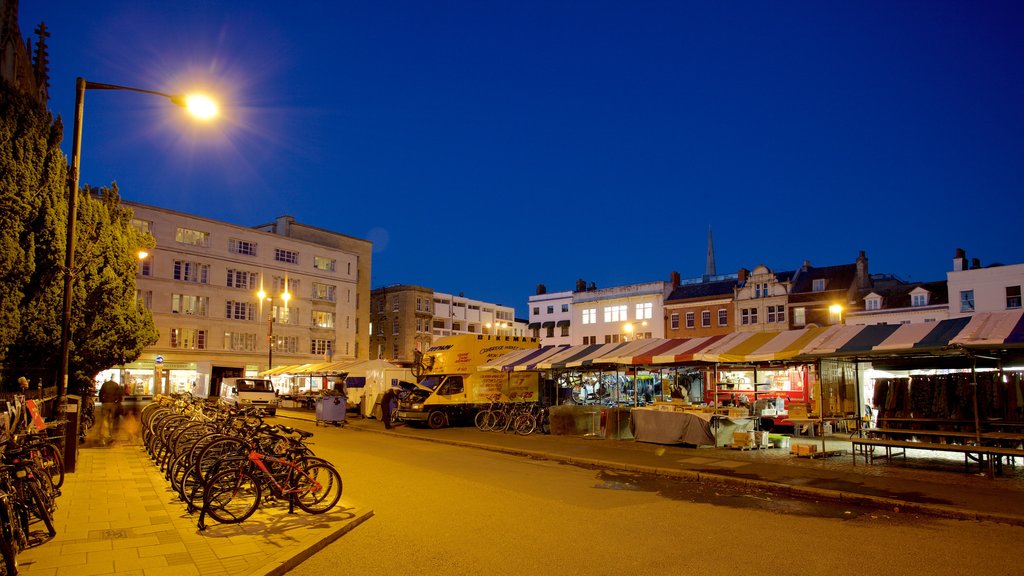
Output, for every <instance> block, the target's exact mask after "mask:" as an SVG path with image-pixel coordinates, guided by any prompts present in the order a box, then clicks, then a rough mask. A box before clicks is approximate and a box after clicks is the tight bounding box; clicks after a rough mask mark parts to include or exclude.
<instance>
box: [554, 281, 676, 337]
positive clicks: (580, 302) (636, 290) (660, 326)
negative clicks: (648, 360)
mask: <svg viewBox="0 0 1024 576" xmlns="http://www.w3.org/2000/svg"><path fill="white" fill-rule="evenodd" d="M671 288H672V286H671V285H670V284H669V283H668V282H664V281H659V282H646V283H642V284H630V285H628V286H616V287H614V288H602V289H600V290H599V289H597V288H595V287H593V286H590V287H589V288H588V287H587V286H586V283H585V282H584V281H583V280H579V281H577V283H576V291H575V292H573V295H572V305H571V306H570V311H571V313H572V318H573V328H572V330H570V334H571V339H572V344H604V343H608V342H622V341H625V340H633V339H635V338H664V337H665V320H664V317H665V297H667V296H668V294H669V292H670V290H671ZM577 319H578V320H577Z"/></svg>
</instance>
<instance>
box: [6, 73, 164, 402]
mask: <svg viewBox="0 0 1024 576" xmlns="http://www.w3.org/2000/svg"><path fill="white" fill-rule="evenodd" d="M0 84H2V85H0V358H2V361H3V383H4V387H5V388H10V387H12V386H14V385H15V384H14V383H15V380H16V379H17V377H18V376H28V377H29V378H30V379H31V380H32V382H33V385H35V383H36V381H38V380H42V381H43V383H44V384H45V385H47V386H52V385H53V384H55V382H54V378H55V376H56V372H57V365H58V362H59V361H60V331H61V315H62V311H63V304H62V295H63V288H64V286H63V264H64V245H65V236H66V232H67V192H66V186H67V175H68V169H69V168H68V163H67V157H66V156H65V155H64V154H63V152H61V150H60V143H61V140H62V136H63V124H62V122H61V121H60V119H59V118H58V119H57V120H54V119H53V117H52V115H51V114H50V113H49V111H48V110H46V109H45V108H44V107H41V106H39V105H38V104H37V103H36V102H35V101H34V100H32V99H30V98H27V97H25V96H23V95H22V94H20V93H19V92H17V91H16V90H13V89H12V88H11V87H10V85H8V84H7V83H3V82H0ZM112 188H113V189H112V190H109V191H108V190H102V191H100V192H99V193H98V194H91V193H89V192H88V191H83V193H81V194H80V197H79V207H78V229H77V246H76V257H75V262H76V264H75V267H74V270H73V271H72V272H73V278H74V282H73V300H72V322H71V347H70V349H71V354H70V359H69V367H68V374H69V375H70V377H69V385H70V388H71V390H70V391H72V392H73V391H74V390H75V385H74V382H76V381H79V382H80V381H83V380H87V379H91V378H92V377H93V376H95V374H96V373H97V372H99V371H101V370H104V369H106V368H110V367H112V366H116V365H118V364H122V363H125V362H131V361H133V360H135V359H136V358H138V356H139V354H140V353H141V352H142V349H143V348H144V347H145V346H148V345H150V344H153V343H155V342H156V337H157V334H156V330H155V328H154V326H153V319H152V316H151V315H150V313H149V312H148V311H146V310H137V308H136V304H135V272H136V267H137V266H138V258H137V251H138V249H139V248H144V247H152V246H153V238H152V236H149V235H148V234H147V235H145V236H143V235H142V234H140V233H139V232H137V231H136V230H135V228H133V227H132V226H131V211H130V210H129V209H127V208H123V207H121V206H120V196H119V195H118V193H117V189H116V186H113V187H112Z"/></svg>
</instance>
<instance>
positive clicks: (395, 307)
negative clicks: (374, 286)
mask: <svg viewBox="0 0 1024 576" xmlns="http://www.w3.org/2000/svg"><path fill="white" fill-rule="evenodd" d="M391 311H392V312H398V296H395V297H394V298H392V299H391Z"/></svg>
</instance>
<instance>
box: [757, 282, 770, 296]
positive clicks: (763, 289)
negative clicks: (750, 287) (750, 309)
mask: <svg viewBox="0 0 1024 576" xmlns="http://www.w3.org/2000/svg"><path fill="white" fill-rule="evenodd" d="M767 297H768V283H767V282H764V283H760V284H754V298H767Z"/></svg>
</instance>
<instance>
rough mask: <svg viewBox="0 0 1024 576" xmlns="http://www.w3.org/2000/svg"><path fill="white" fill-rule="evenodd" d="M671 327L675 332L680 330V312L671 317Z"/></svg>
mask: <svg viewBox="0 0 1024 576" xmlns="http://www.w3.org/2000/svg"><path fill="white" fill-rule="evenodd" d="M669 327H670V328H672V329H673V330H678V329H679V313H678V312H673V313H672V315H671V316H669Z"/></svg>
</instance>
